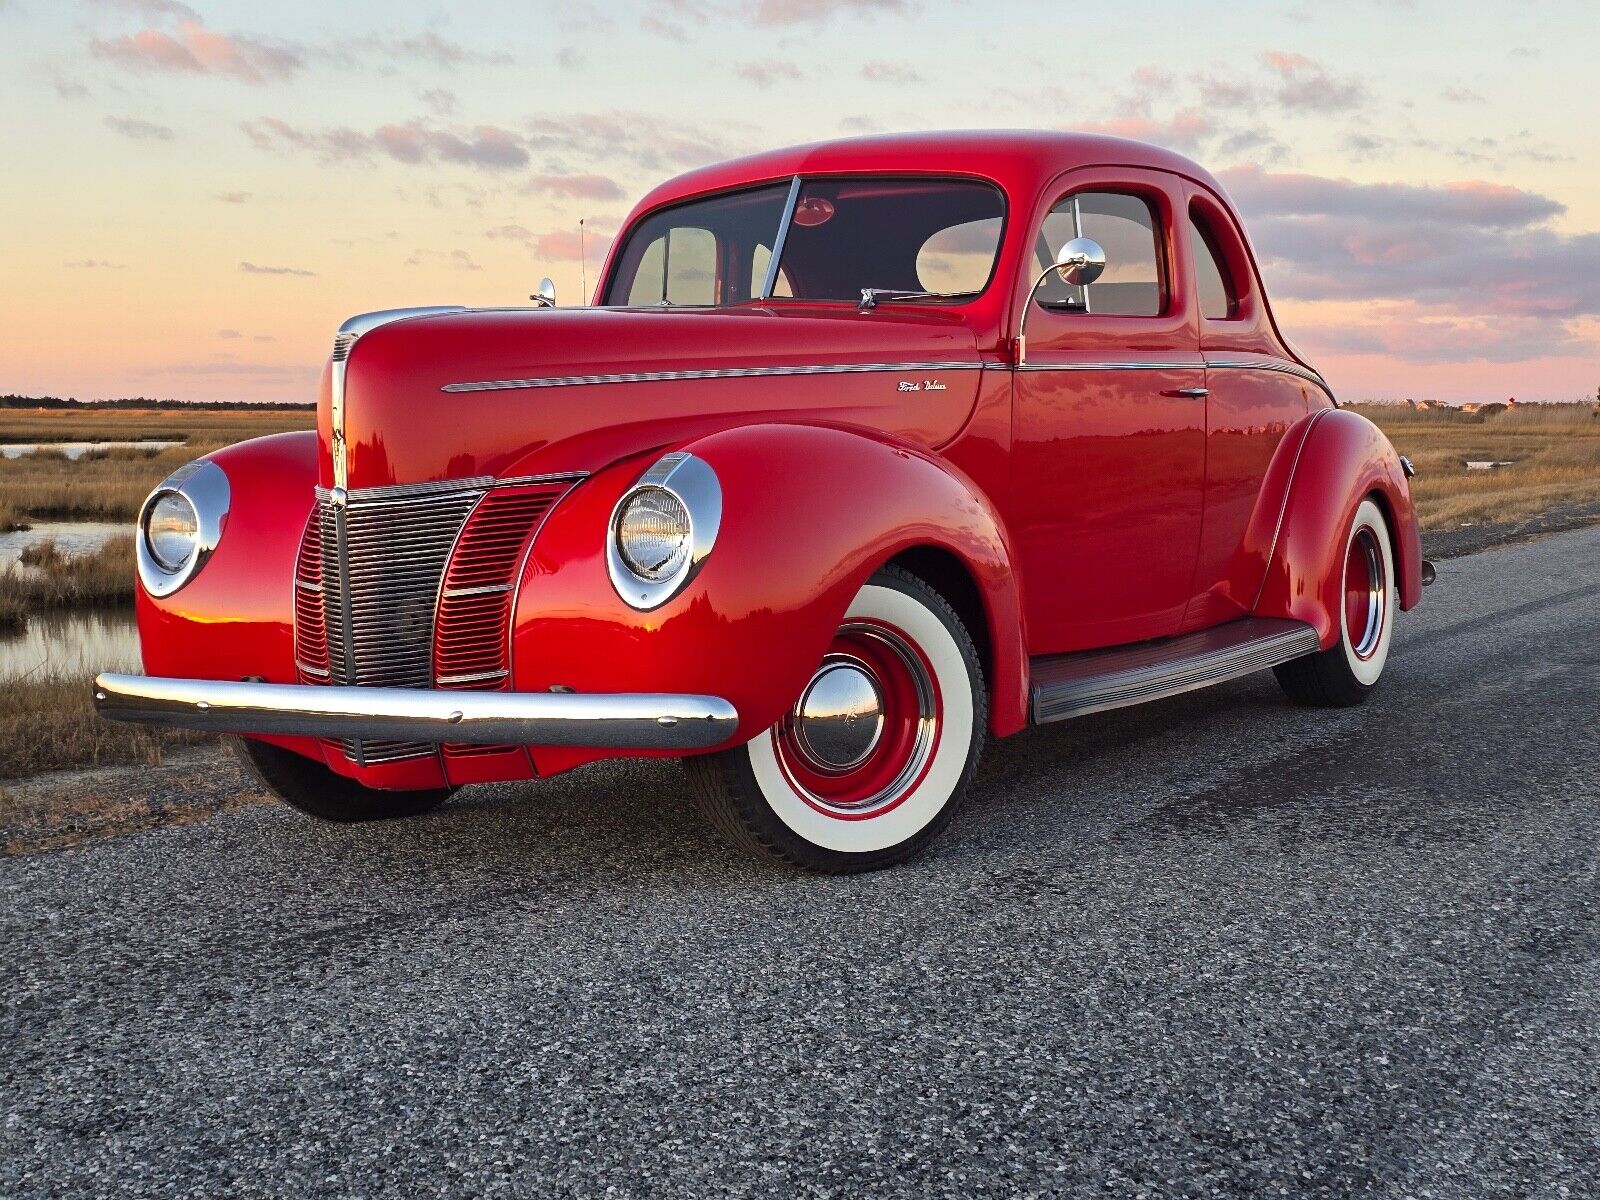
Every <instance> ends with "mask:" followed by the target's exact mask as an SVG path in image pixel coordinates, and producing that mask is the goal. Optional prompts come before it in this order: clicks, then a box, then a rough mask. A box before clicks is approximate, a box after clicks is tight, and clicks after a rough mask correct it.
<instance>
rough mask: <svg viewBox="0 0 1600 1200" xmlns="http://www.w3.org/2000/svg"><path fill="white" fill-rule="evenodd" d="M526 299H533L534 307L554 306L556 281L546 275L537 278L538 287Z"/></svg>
mask: <svg viewBox="0 0 1600 1200" xmlns="http://www.w3.org/2000/svg"><path fill="white" fill-rule="evenodd" d="M528 299H529V300H532V301H533V304H534V307H535V308H554V307H555V306H556V281H555V280H554V279H551V278H550V276H548V275H546V276H545V277H544V278H543V279H541V280H539V289H538V290H537V291H536V292H534V293H533V295H531V296H529V297H528Z"/></svg>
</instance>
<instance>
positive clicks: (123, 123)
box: [106, 117, 176, 142]
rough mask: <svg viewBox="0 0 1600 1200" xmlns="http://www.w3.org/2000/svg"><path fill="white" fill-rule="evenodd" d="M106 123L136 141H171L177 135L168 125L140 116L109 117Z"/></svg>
mask: <svg viewBox="0 0 1600 1200" xmlns="http://www.w3.org/2000/svg"><path fill="white" fill-rule="evenodd" d="M106 125H107V127H108V128H111V129H115V130H116V131H117V132H118V133H120V134H121V135H122V136H123V137H129V138H133V139H134V140H135V141H157V142H170V141H171V140H172V139H173V138H174V137H175V136H176V135H175V134H174V133H173V132H172V130H171V129H170V128H169V127H167V126H166V125H157V124H155V123H154V122H152V121H141V120H140V119H139V118H138V117H107V118H106Z"/></svg>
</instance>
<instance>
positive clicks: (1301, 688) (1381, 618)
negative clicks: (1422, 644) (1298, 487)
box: [1273, 499, 1400, 708]
mask: <svg viewBox="0 0 1600 1200" xmlns="http://www.w3.org/2000/svg"><path fill="white" fill-rule="evenodd" d="M1343 561H1344V567H1343V572H1344V573H1343V576H1342V582H1341V588H1340V605H1339V640H1338V641H1336V642H1335V643H1334V644H1333V645H1332V646H1331V647H1329V648H1328V649H1326V650H1322V651H1319V652H1318V653H1316V654H1310V655H1307V656H1306V657H1305V658H1297V659H1295V660H1294V661H1293V662H1288V663H1284V664H1283V665H1282V666H1280V667H1274V668H1273V670H1274V672H1275V673H1276V674H1277V676H1278V683H1279V685H1280V686H1281V687H1282V688H1283V690H1284V692H1285V693H1287V695H1288V696H1289V698H1290V699H1291V700H1293V701H1294V702H1295V703H1296V704H1304V705H1308V706H1314V707H1321V708H1347V707H1349V706H1350V705H1353V704H1360V703H1361V702H1362V701H1363V700H1365V699H1366V698H1367V694H1368V693H1369V692H1371V691H1372V689H1373V688H1374V687H1376V686H1377V684H1378V679H1379V677H1380V676H1382V674H1383V668H1384V664H1385V663H1386V662H1388V660H1389V639H1390V636H1391V635H1392V634H1393V632H1394V614H1395V612H1396V611H1397V610H1398V609H1399V606H1400V605H1399V591H1398V585H1397V583H1396V579H1395V569H1394V549H1393V544H1392V543H1391V541H1390V540H1389V523H1388V522H1387V521H1386V520H1384V516H1383V510H1382V509H1381V508H1379V507H1378V505H1377V503H1376V502H1375V501H1373V500H1370V499H1368V500H1363V501H1362V502H1361V505H1360V507H1359V508H1357V509H1356V515H1355V518H1354V519H1353V520H1352V521H1351V522H1350V531H1349V533H1348V535H1347V536H1346V538H1345V552H1344V560H1343Z"/></svg>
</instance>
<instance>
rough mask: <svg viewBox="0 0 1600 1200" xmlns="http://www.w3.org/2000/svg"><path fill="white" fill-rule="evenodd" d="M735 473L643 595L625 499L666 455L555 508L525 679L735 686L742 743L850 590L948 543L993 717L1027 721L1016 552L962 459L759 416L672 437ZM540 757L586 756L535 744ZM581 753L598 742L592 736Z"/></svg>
mask: <svg viewBox="0 0 1600 1200" xmlns="http://www.w3.org/2000/svg"><path fill="white" fill-rule="evenodd" d="M672 448H674V449H682V450H687V451H689V452H690V453H692V454H695V455H697V456H698V457H700V458H702V459H704V460H705V461H706V462H707V463H709V464H710V465H711V467H712V469H713V470H715V471H716V473H717V477H718V479H719V481H720V483H721V486H722V493H723V516H722V527H721V530H720V532H719V534H718V537H717V542H716V546H715V548H714V549H713V550H712V552H711V554H710V556H709V557H708V558H707V559H706V562H705V565H704V567H703V568H702V569H701V571H700V573H699V574H698V575H697V576H696V577H695V578H694V580H693V581H692V582H691V583H690V584H689V585H688V587H686V588H685V589H684V591H683V592H681V593H680V594H679V595H677V596H676V597H674V598H673V599H672V600H670V601H669V602H668V603H666V604H665V605H663V606H662V607H660V608H658V609H655V610H653V611H650V612H639V611H637V610H635V609H633V608H631V607H629V606H628V605H627V604H625V603H624V602H623V601H622V600H621V598H619V597H618V596H617V594H616V592H615V590H614V589H613V588H612V585H611V581H610V579H609V578H608V576H607V573H606V563H605V543H606V538H607V536H608V530H609V522H610V518H611V513H612V510H613V508H614V507H615V505H616V502H617V500H618V499H619V498H620V497H621V495H622V493H623V492H624V491H625V490H626V489H627V488H628V487H629V486H630V485H632V483H633V482H634V481H635V480H636V479H637V478H638V477H639V475H640V474H641V473H642V472H643V471H644V470H645V469H646V468H647V467H648V466H649V465H650V464H651V463H652V462H654V461H655V459H656V457H657V454H656V453H655V452H652V453H650V454H648V455H641V456H636V457H633V458H631V459H628V460H626V461H624V462H621V463H618V464H616V465H614V466H612V467H609V468H607V469H606V470H604V471H601V472H600V473H598V474H597V475H595V476H594V477H593V478H591V479H589V480H587V481H586V482H585V483H583V484H582V485H580V486H579V487H578V488H576V489H574V491H573V492H572V493H571V494H570V496H569V497H568V498H567V499H566V500H564V501H563V502H562V503H561V504H560V505H559V506H558V507H557V508H556V509H555V511H554V512H552V513H551V514H550V516H549V518H547V520H546V522H545V524H544V527H543V528H542V529H541V530H540V532H539V536H538V537H537V538H536V539H535V541H534V546H533V552H532V554H531V555H530V557H529V561H528V564H527V567H526V569H525V571H524V573H523V576H522V579H521V582H520V586H519V591H518V596H517V600H516V606H515V618H514V620H515V624H514V632H513V639H512V644H513V660H512V661H513V668H512V669H513V679H514V683H515V687H516V688H517V690H518V691H545V690H548V689H550V688H552V687H570V688H573V689H575V690H577V691H579V692H589V691H593V692H611V691H669V692H685V693H690V694H710V695H717V696H723V697H725V698H727V699H728V700H730V701H732V702H733V704H734V706H735V707H736V708H737V709H738V711H739V717H740V722H739V728H738V732H737V734H736V735H735V737H734V738H732V739H730V742H729V743H728V744H737V743H738V742H742V741H745V740H748V739H749V738H751V737H754V736H755V735H756V734H758V733H760V732H761V731H762V730H763V729H766V728H767V727H769V726H770V725H772V724H773V723H774V722H775V721H777V720H778V719H779V718H780V717H781V716H782V715H783V714H784V712H785V711H787V709H788V707H789V706H790V705H791V704H792V703H793V702H794V699H795V697H796V696H798V695H799V694H800V690H801V688H802V687H803V686H804V684H805V681H806V679H807V678H809V676H810V674H811V672H812V671H813V670H815V668H816V665H817V663H818V662H820V661H821V659H822V656H823V654H824V652H825V651H826V649H827V646H828V643H829V641H830V640H831V638H832V637H833V634H834V632H835V631H836V630H837V628H838V626H839V624H840V622H841V621H842V620H843V617H844V613H845V611H846V609H847V607H848V606H849V603H850V601H851V599H852V598H853V597H854V596H855V594H856V592H857V591H858V590H859V589H860V588H861V586H862V584H863V583H865V582H866V580H867V579H868V578H869V577H870V576H871V575H872V573H873V572H874V571H875V570H877V569H878V568H879V567H880V566H882V565H883V564H884V563H885V562H887V561H888V560H890V559H891V558H893V557H894V556H895V555H896V554H899V553H900V552H902V551H904V550H908V549H910V548H913V547H919V546H935V547H939V548H942V549H944V550H946V551H948V552H949V553H951V554H953V555H954V556H955V557H956V558H957V559H958V560H959V561H960V562H961V563H962V564H963V565H964V566H965V567H966V569H967V571H968V573H969V574H970V576H971V578H972V580H973V582H974V583H975V584H976V587H977V591H978V593H979V595H980V596H981V597H982V599H983V603H984V606H985V612H986V617H987V620H988V625H989V641H990V646H991V658H992V666H991V672H990V673H991V674H992V675H993V679H991V680H990V681H989V683H990V685H991V688H992V692H993V702H992V706H991V707H992V712H993V717H992V722H991V723H992V726H993V727H994V729H995V730H996V732H999V733H1009V732H1014V731H1015V730H1016V729H1019V728H1021V727H1022V725H1023V724H1024V723H1025V721H1026V702H1025V692H1026V669H1025V658H1024V654H1023V648H1022V637H1021V617H1020V608H1019V605H1018V598H1017V592H1016V586H1015V583H1014V581H1013V577H1012V574H1011V565H1010V564H1011V556H1010V554H1009V552H1008V549H1007V545H1006V539H1005V537H1004V533H1003V530H1002V527H1001V524H1000V521H999V518H998V516H997V515H996V513H995V511H994V509H993V507H992V506H991V505H990V503H989V502H988V500H987V499H986V498H985V497H984V496H983V495H982V494H981V493H980V492H979V491H978V490H977V489H976V488H975V487H974V486H973V485H972V484H970V482H969V481H967V480H966V479H965V478H964V477H962V476H960V475H959V474H958V473H957V472H956V471H955V470H954V469H953V468H951V467H950V466H949V465H948V464H946V463H944V462H941V461H940V460H938V459H936V458H934V457H932V456H931V455H928V454H926V453H924V452H921V451H919V450H917V449H915V448H913V447H910V446H908V445H905V444H901V443H898V442H894V441H891V440H888V439H880V438H876V437H873V436H870V435H866V434H863V433H861V432H858V431H850V430H843V429H836V428H829V427H819V426H811V425H789V424H782V425H778V424H774V425H753V426H745V427H742V428H738V429H730V430H723V431H720V432H717V433H713V434H710V435H708V436H705V437H702V438H698V439H695V440H692V441H689V442H687V443H684V444H681V445H678V446H676V447H672ZM535 755H536V757H537V758H538V759H539V766H540V770H541V771H548V770H552V769H559V768H560V767H563V766H568V765H572V762H571V761H569V760H568V759H567V758H566V757H565V755H566V752H562V754H561V755H557V754H555V753H553V752H550V751H544V752H540V751H535ZM578 755H579V758H580V760H581V759H582V758H590V757H594V755H593V754H592V753H590V752H578Z"/></svg>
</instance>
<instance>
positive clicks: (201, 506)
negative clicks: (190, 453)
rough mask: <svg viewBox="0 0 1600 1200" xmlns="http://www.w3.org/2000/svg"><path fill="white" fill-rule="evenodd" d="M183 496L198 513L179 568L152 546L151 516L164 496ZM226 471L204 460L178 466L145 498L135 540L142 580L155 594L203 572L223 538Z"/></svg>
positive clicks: (169, 590)
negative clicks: (187, 554) (155, 551)
mask: <svg viewBox="0 0 1600 1200" xmlns="http://www.w3.org/2000/svg"><path fill="white" fill-rule="evenodd" d="M171 495H176V496H181V497H182V498H183V499H184V500H185V501H187V502H188V504H189V507H190V508H192V509H193V510H194V514H195V525H196V529H195V536H194V547H193V549H191V550H190V552H189V556H188V558H186V559H185V560H184V561H183V562H182V563H181V564H180V565H179V566H177V567H175V568H174V567H168V566H167V565H166V564H164V563H163V562H162V561H161V560H160V559H159V558H157V557H156V555H155V553H154V551H152V550H151V548H150V516H151V514H152V513H153V512H154V511H155V506H156V504H157V503H158V502H159V501H160V500H161V498H162V497H164V496H171ZM231 498H232V497H231V489H230V488H229V486H228V476H227V473H226V472H225V471H224V470H223V469H222V468H221V467H219V466H218V465H217V464H216V463H214V462H210V461H208V460H205V459H198V460H196V461H195V462H192V463H187V464H185V465H184V466H181V467H179V468H178V469H177V470H176V471H174V472H173V473H172V474H171V475H169V476H167V477H166V479H164V480H162V482H161V484H160V486H159V487H157V488H156V489H155V491H153V492H151V493H150V495H149V496H148V497H146V498H145V502H144V504H143V505H142V506H141V507H140V509H139V523H138V529H137V531H136V532H135V536H134V539H133V544H134V559H135V561H136V562H137V563H138V566H139V582H140V583H141V584H142V585H143V586H144V590H145V591H146V592H148V593H149V594H150V595H152V596H157V597H160V596H170V595H172V594H173V593H174V592H176V591H177V590H178V589H179V588H181V587H183V586H184V585H185V584H186V583H188V582H189V581H190V580H191V579H193V578H194V577H195V576H196V575H197V574H199V573H200V570H201V568H203V567H204V566H205V565H206V563H207V562H208V561H209V560H210V558H211V555H212V554H213V553H215V552H216V549H217V545H218V543H219V542H221V541H222V527H223V524H224V523H225V522H226V521H227V518H228V506H229V503H230V500H231Z"/></svg>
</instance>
